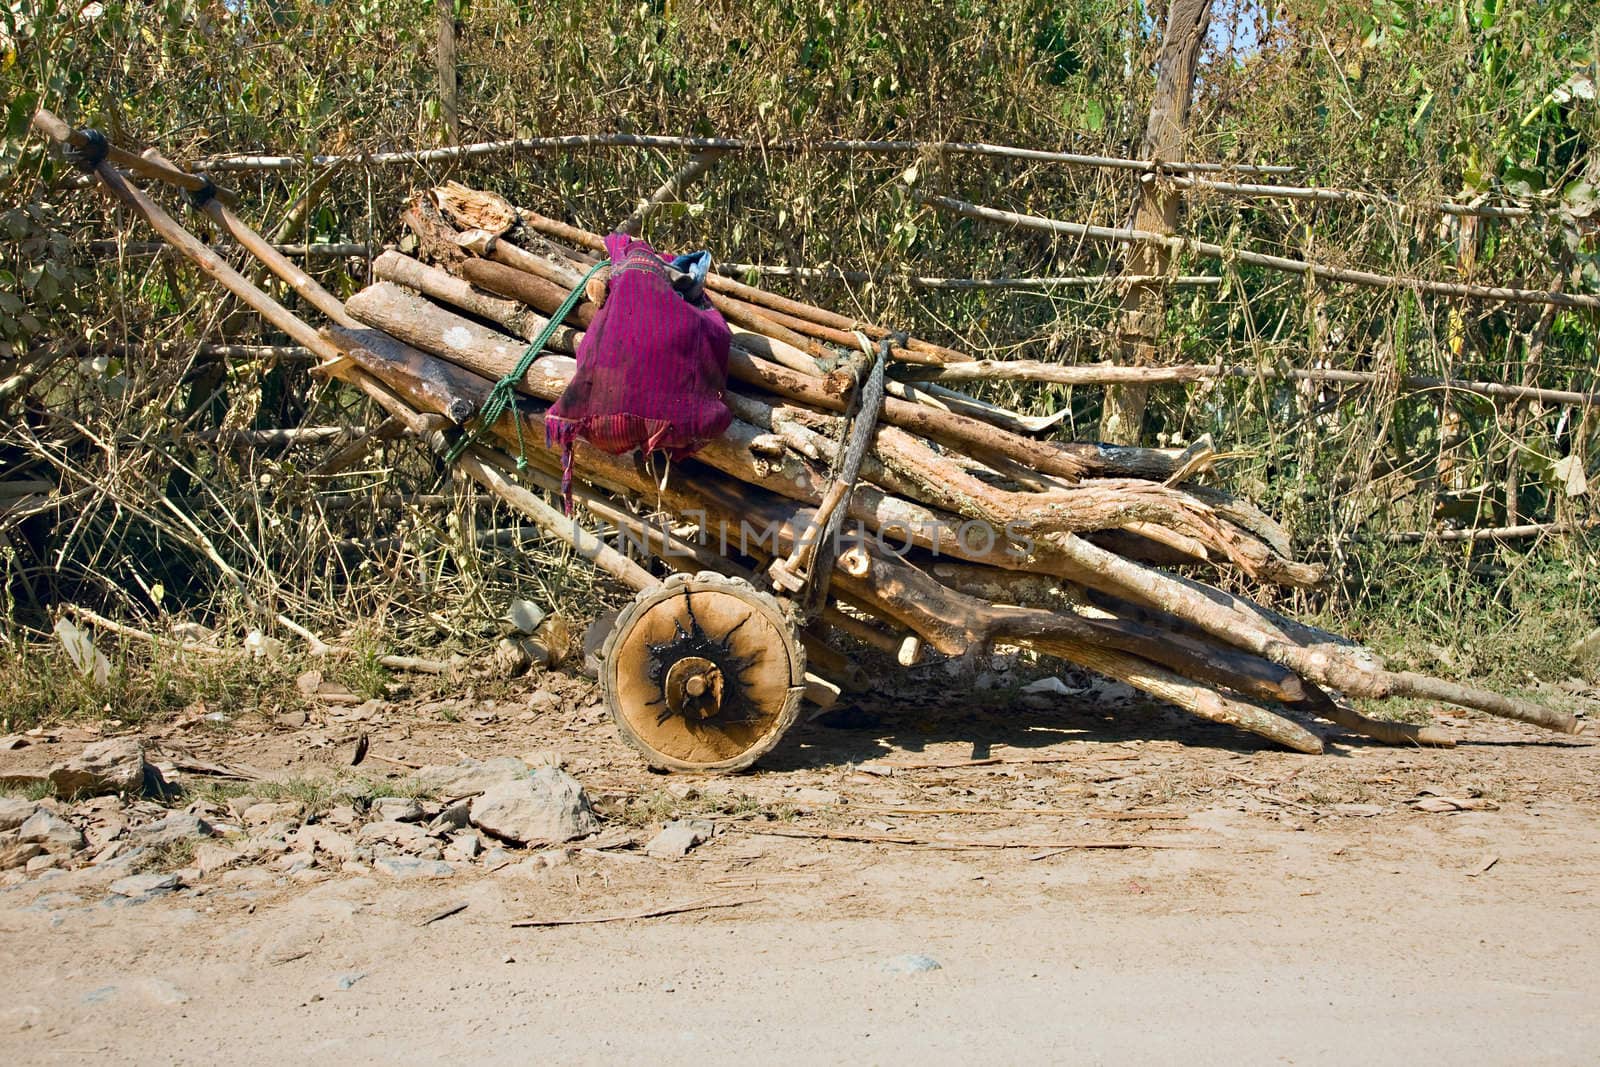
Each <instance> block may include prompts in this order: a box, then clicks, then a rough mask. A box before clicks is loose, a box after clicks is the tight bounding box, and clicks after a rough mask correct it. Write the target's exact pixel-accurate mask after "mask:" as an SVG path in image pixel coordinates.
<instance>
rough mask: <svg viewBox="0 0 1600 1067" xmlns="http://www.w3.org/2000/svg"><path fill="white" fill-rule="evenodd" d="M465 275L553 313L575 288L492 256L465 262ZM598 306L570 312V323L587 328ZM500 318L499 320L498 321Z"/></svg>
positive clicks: (583, 305)
mask: <svg viewBox="0 0 1600 1067" xmlns="http://www.w3.org/2000/svg"><path fill="white" fill-rule="evenodd" d="M461 276H462V277H463V278H465V279H467V281H469V282H471V283H472V284H473V285H476V286H477V287H478V288H480V289H487V290H488V291H489V292H491V293H499V294H500V295H501V296H505V297H510V298H511V299H512V300H519V301H521V302H522V303H524V304H527V305H528V306H529V307H532V308H537V309H538V310H540V311H543V312H544V313H546V314H549V315H553V314H555V311H556V309H557V308H559V307H560V306H561V303H562V301H564V300H565V299H566V298H567V294H568V293H569V292H570V291H571V290H569V289H563V288H562V287H561V286H559V285H557V284H555V283H554V282H551V281H547V280H545V279H544V278H541V277H539V276H538V275H537V274H530V273H529V272H527V271H525V270H518V269H517V268H515V267H508V266H506V265H505V264H504V263H498V262H495V261H494V260H489V259H468V260H466V261H464V262H463V263H462V264H461ZM594 313H595V306H594V305H593V304H591V303H589V302H588V301H585V302H583V303H581V304H579V305H578V306H577V307H575V308H573V309H572V310H571V311H570V312H568V314H567V319H566V321H567V324H568V325H570V326H575V327H577V328H578V329H580V330H587V329H588V328H589V324H590V323H591V322H593V321H594ZM496 321H498V320H496Z"/></svg>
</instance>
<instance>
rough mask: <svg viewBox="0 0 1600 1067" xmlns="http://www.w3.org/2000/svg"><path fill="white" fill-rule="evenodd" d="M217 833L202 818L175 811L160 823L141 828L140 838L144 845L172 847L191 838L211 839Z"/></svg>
mask: <svg viewBox="0 0 1600 1067" xmlns="http://www.w3.org/2000/svg"><path fill="white" fill-rule="evenodd" d="M215 832H216V831H214V830H213V829H212V828H211V824H210V823H208V822H206V821H205V820H204V819H202V818H201V817H200V816H198V815H189V814H185V813H183V812H176V811H175V812H173V813H172V814H171V815H168V816H167V817H166V818H165V819H162V820H161V821H160V822H156V823H151V824H150V825H149V826H146V827H143V828H141V829H140V830H139V831H138V837H139V842H140V844H144V845H172V844H176V843H177V842H179V841H187V840H189V839H191V838H196V837H210V836H212V835H213V834H214V833H215Z"/></svg>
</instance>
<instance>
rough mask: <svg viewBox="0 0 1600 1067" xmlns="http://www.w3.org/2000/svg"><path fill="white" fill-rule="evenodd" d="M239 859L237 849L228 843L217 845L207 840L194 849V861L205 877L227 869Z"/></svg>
mask: <svg viewBox="0 0 1600 1067" xmlns="http://www.w3.org/2000/svg"><path fill="white" fill-rule="evenodd" d="M238 861H239V852H238V850H237V849H232V848H229V847H228V846H227V845H216V844H212V843H210V842H207V843H205V844H203V845H201V846H199V847H198V848H196V849H195V850H194V863H195V866H196V867H197V868H198V869H199V871H200V877H202V878H205V877H207V876H209V875H211V874H213V873H215V872H217V871H221V870H226V869H227V868H229V867H231V866H233V865H234V864H235V863H237V862H238Z"/></svg>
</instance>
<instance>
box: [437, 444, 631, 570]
mask: <svg viewBox="0 0 1600 1067" xmlns="http://www.w3.org/2000/svg"><path fill="white" fill-rule="evenodd" d="M456 463H457V464H458V465H459V466H460V467H461V469H462V470H464V471H465V472H466V473H467V474H469V475H470V476H471V477H472V479H473V480H474V481H476V482H477V483H478V484H480V485H482V486H483V487H484V488H485V489H487V490H489V491H490V492H491V493H493V494H495V495H496V496H498V497H499V498H500V499H501V500H504V501H505V502H506V503H507V504H510V505H511V506H512V507H513V508H515V509H516V510H518V511H520V512H522V514H524V515H526V516H528V518H530V519H532V520H533V521H534V523H535V525H537V526H538V527H539V528H540V529H541V530H543V531H544V532H545V533H547V534H549V535H550V536H551V537H554V538H556V539H557V540H559V541H564V542H566V543H567V544H568V545H569V546H571V548H572V550H573V551H574V552H576V553H577V554H578V555H580V556H582V557H583V558H584V559H586V560H588V561H589V562H590V563H593V564H594V565H595V566H596V567H598V568H599V569H600V570H603V571H605V572H606V573H607V574H609V575H611V576H612V577H613V578H616V579H617V580H618V581H620V582H622V583H623V584H624V585H626V586H628V587H629V588H630V589H636V590H637V589H648V588H650V587H651V586H653V585H655V584H656V579H655V576H654V575H652V574H651V573H650V572H649V571H647V570H645V569H644V568H643V567H641V566H639V564H637V563H635V562H634V561H633V560H631V559H629V558H628V557H627V556H624V555H623V554H622V553H620V552H618V551H617V550H616V549H615V548H612V547H611V546H610V545H608V544H606V543H605V542H604V541H602V540H600V538H598V537H596V536H595V535H594V534H592V533H590V532H589V531H588V530H585V529H584V528H583V527H581V526H579V525H578V523H577V521H576V520H575V519H570V518H568V517H567V516H565V515H563V514H561V512H559V511H557V510H556V509H555V508H553V507H551V506H550V505H549V504H546V503H545V502H544V501H543V500H541V499H539V497H538V496H537V495H535V494H533V493H530V492H529V491H528V490H526V489H524V488H523V487H522V486H520V485H518V484H517V483H516V482H514V481H512V479H511V477H510V475H511V470H510V469H509V468H510V467H511V464H510V462H509V461H508V460H507V459H506V457H504V456H503V455H501V454H500V453H497V452H495V451H494V450H493V449H489V448H484V447H482V446H480V445H471V446H469V447H468V448H467V450H466V452H464V453H463V454H462V455H461V457H460V458H459V459H457V460H456Z"/></svg>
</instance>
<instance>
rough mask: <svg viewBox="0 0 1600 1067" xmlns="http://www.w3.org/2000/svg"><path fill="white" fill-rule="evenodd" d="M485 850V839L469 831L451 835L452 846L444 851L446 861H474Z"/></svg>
mask: <svg viewBox="0 0 1600 1067" xmlns="http://www.w3.org/2000/svg"><path fill="white" fill-rule="evenodd" d="M482 850H483V839H482V838H480V837H479V836H478V835H477V834H475V833H473V832H472V831H470V830H468V831H465V832H463V833H458V834H451V835H450V844H449V845H448V846H446V848H445V850H444V856H445V858H446V859H452V860H472V859H475V858H476V857H477V855H478V853H479V852H481V851H482Z"/></svg>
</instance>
